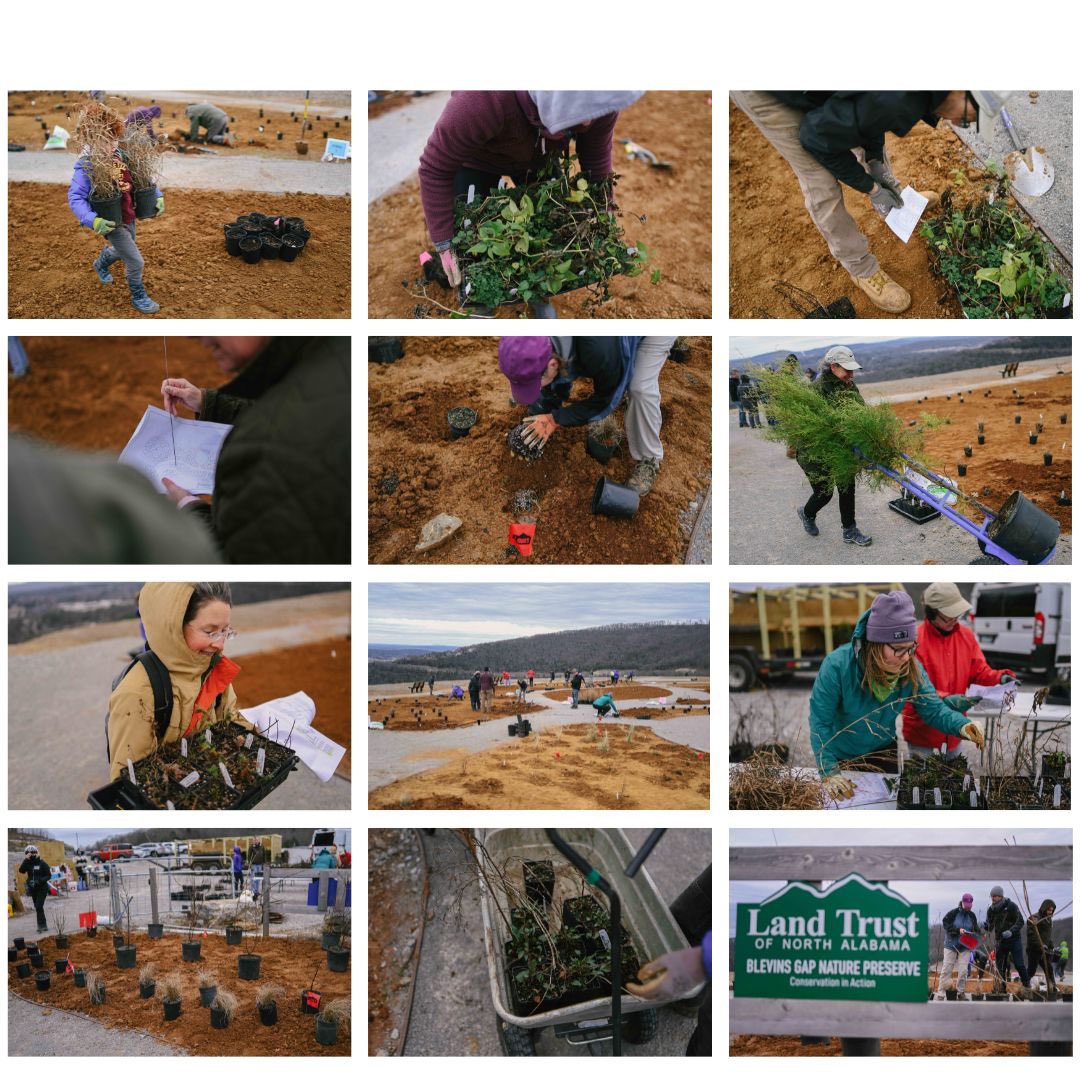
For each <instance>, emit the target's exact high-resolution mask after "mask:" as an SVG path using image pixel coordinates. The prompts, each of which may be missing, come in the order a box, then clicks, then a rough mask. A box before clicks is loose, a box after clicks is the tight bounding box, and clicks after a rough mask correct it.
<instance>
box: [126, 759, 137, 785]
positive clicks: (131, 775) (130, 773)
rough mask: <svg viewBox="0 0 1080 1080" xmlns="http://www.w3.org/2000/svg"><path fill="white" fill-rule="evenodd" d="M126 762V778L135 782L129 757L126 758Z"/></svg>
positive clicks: (133, 768)
mask: <svg viewBox="0 0 1080 1080" xmlns="http://www.w3.org/2000/svg"><path fill="white" fill-rule="evenodd" d="M127 762H128V779H129V780H130V781H131V782H132V783H133V784H134V783H135V766H134V765H132V764H131V758H128V759H127Z"/></svg>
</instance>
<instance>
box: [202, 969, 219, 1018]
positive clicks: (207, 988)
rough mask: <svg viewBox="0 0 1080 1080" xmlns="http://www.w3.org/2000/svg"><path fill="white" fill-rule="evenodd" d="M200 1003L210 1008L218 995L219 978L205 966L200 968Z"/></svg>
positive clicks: (205, 1007)
mask: <svg viewBox="0 0 1080 1080" xmlns="http://www.w3.org/2000/svg"><path fill="white" fill-rule="evenodd" d="M198 979H199V1004H200V1005H201V1006H202V1007H203V1008H204V1009H208V1008H209V1007H210V1006H211V1005H212V1004H213V1001H214V998H215V997H217V979H216V978H215V977H214V976H213V975H212V974H211V973H210V972H209V971H207V970H206V969H205V968H199V972H198Z"/></svg>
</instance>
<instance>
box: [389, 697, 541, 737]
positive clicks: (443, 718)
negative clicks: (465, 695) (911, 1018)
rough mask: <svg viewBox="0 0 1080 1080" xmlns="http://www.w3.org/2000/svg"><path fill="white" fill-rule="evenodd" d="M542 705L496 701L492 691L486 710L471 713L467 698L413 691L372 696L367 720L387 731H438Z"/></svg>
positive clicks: (496, 718) (485, 720)
mask: <svg viewBox="0 0 1080 1080" xmlns="http://www.w3.org/2000/svg"><path fill="white" fill-rule="evenodd" d="M542 708H543V706H541V705H528V704H526V705H522V704H520V703H517V702H514V701H510V700H507V699H504V700H502V701H500V700H499V697H498V695H497V694H496V696H495V698H494V700H493V701H492V705H491V708H490V709H489V710H488V711H487V712H486V713H485V712H473V709H472V706H471V705H470V704H469V702H468V700H464V701H453V700H451V699H449V698H432V697H430V696H425V695H423V694H416V695H413V696H411V697H396V698H374V699H372V700H371V701H369V702H368V719H369V720H377V721H378V722H379V723H381V724H384V725H385V727H386V730H387V731H441V730H443V729H444V728H448V727H449V728H458V727H471V726H472V725H473V724H475V723H476V721H477V720H480V721H481V722H482V723H486V722H487V721H488V720H501V719H505V718H506V717H507V716H516V715H517V714H518V713H521V714H522V715H524V714H525V713H531V712H540V711H541V710H542ZM392 713H397V715H396V716H394V715H392ZM417 714H419V716H418V715H417ZM418 719H419V721H420V722H419V723H417V720H418Z"/></svg>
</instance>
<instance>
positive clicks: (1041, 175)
mask: <svg viewBox="0 0 1080 1080" xmlns="http://www.w3.org/2000/svg"><path fill="white" fill-rule="evenodd" d="M1005 171H1006V172H1007V173H1008V174H1009V181H1010V183H1011V184H1012V186H1013V187H1014V188H1016V190H1017V191H1018V192H1020V194H1021V195H1027V196H1029V197H1032V198H1035V197H1038V196H1039V195H1045V194H1046V193H1047V192H1048V191H1049V190H1050V189H1051V188H1052V187H1053V186H1054V166H1053V163H1052V162H1051V161H1050V158H1049V157H1048V155H1047V153H1046V151H1045V150H1044V149H1043V148H1042V147H1041V146H1029V147H1027V148H1026V149H1024V150H1014V151H1013V152H1012V153H1011V154H1008V155H1007V156H1006V158H1005Z"/></svg>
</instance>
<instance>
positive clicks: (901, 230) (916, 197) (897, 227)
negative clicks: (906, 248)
mask: <svg viewBox="0 0 1080 1080" xmlns="http://www.w3.org/2000/svg"><path fill="white" fill-rule="evenodd" d="M900 197H901V198H902V199H903V200H904V205H903V206H901V207H899V208H897V209H895V210H890V211H889V212H888V214H886V215H885V224H886V225H888V226H889V228H890V229H892V231H893V232H894V233H896V235H897V236H899V237H900V239H901V240H903V241H904V243H905V244H906V243H907V242H908V241H909V240H910V239H911V234H912V233H913V232H914V231H915V226H916V225H918V224H919V218H921V217H922V214H923V211H924V210H925V209H926V204H927V201H928V200H927V199H926V197H925V196H924V195H920V194H919V193H918V192H917V191H916V190H915V189H914V188H913V187H910V186H909V187H906V188H904V190H903V191H901V192H900Z"/></svg>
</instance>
